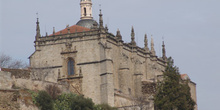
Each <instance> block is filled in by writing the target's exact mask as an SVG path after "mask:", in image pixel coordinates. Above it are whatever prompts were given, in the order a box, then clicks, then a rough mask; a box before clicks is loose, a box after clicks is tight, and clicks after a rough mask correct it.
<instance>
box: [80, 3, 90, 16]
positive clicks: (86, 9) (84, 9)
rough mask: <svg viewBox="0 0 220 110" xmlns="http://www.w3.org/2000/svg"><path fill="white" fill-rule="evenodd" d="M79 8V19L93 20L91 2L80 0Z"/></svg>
mask: <svg viewBox="0 0 220 110" xmlns="http://www.w3.org/2000/svg"><path fill="white" fill-rule="evenodd" d="M80 8H81V19H93V17H92V1H91V0H81V1H80Z"/></svg>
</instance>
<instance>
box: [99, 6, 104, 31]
mask: <svg viewBox="0 0 220 110" xmlns="http://www.w3.org/2000/svg"><path fill="white" fill-rule="evenodd" d="M99 11H100V14H99V28H103V18H102V10H101V9H100V10H99Z"/></svg>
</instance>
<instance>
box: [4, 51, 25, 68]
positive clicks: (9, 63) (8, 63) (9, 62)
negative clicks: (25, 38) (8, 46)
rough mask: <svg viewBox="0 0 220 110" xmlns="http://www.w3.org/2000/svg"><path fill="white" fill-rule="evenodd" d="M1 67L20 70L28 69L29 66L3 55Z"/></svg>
mask: <svg viewBox="0 0 220 110" xmlns="http://www.w3.org/2000/svg"><path fill="white" fill-rule="evenodd" d="M0 67H1V68H13V69H19V68H26V67H28V66H27V64H26V63H24V62H23V61H21V60H14V59H12V58H11V57H10V56H8V55H5V54H1V55H0Z"/></svg>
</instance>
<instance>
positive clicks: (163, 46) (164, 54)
mask: <svg viewBox="0 0 220 110" xmlns="http://www.w3.org/2000/svg"><path fill="white" fill-rule="evenodd" d="M162 52H163V56H162V58H163V60H167V56H166V49H165V44H164V41H163V45H162Z"/></svg>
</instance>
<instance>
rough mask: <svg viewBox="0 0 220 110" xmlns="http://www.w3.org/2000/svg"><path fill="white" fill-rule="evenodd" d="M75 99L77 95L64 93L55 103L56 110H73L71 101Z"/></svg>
mask: <svg viewBox="0 0 220 110" xmlns="http://www.w3.org/2000/svg"><path fill="white" fill-rule="evenodd" d="M74 97H76V95H75V94H72V93H69V94H67V93H64V94H62V95H60V96H58V98H57V99H56V100H55V102H54V108H55V110H71V108H70V106H71V100H74Z"/></svg>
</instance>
